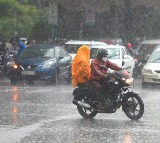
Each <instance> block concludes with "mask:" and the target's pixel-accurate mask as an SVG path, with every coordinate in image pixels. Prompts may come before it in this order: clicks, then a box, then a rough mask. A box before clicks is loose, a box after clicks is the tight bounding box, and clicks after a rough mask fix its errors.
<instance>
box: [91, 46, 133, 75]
mask: <svg viewBox="0 0 160 143" xmlns="http://www.w3.org/2000/svg"><path fill="white" fill-rule="evenodd" d="M100 48H105V49H106V50H107V51H108V53H109V56H108V59H109V60H110V61H111V62H113V63H115V64H117V65H119V66H121V67H122V65H123V63H124V65H123V67H124V68H125V69H127V71H128V72H129V74H130V76H132V73H133V68H134V60H133V58H132V57H131V55H130V54H129V52H128V50H127V49H126V48H125V47H124V46H119V45H107V46H94V47H92V48H91V60H92V59H93V58H94V57H96V55H97V51H98V49H100Z"/></svg>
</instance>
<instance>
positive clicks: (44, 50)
mask: <svg viewBox="0 0 160 143" xmlns="http://www.w3.org/2000/svg"><path fill="white" fill-rule="evenodd" d="M71 61H72V58H71V56H70V55H68V53H67V51H66V50H65V49H64V47H63V46H54V45H34V46H29V47H27V48H26V49H25V51H24V52H23V53H21V54H20V55H19V56H17V57H15V60H14V61H13V62H11V63H9V73H8V76H9V79H10V81H11V83H12V84H16V83H17V81H22V80H23V81H27V82H28V83H33V82H34V81H35V80H36V79H38V80H47V81H51V82H52V83H55V84H56V83H57V81H58V79H65V80H67V81H70V79H71Z"/></svg>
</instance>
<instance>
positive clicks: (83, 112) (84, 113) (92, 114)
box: [77, 98, 97, 118]
mask: <svg viewBox="0 0 160 143" xmlns="http://www.w3.org/2000/svg"><path fill="white" fill-rule="evenodd" d="M81 101H82V102H85V99H83V98H81ZM77 110H78V112H79V114H80V115H81V116H82V117H84V118H93V117H95V116H96V115H97V112H96V111H94V110H92V109H85V108H83V107H81V106H79V105H77Z"/></svg>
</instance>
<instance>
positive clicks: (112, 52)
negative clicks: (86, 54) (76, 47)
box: [90, 48, 120, 59]
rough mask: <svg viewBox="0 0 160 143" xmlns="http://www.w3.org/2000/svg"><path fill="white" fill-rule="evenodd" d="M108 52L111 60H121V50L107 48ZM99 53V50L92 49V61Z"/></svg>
mask: <svg viewBox="0 0 160 143" xmlns="http://www.w3.org/2000/svg"><path fill="white" fill-rule="evenodd" d="M106 50H107V51H108V53H109V55H108V58H109V59H120V49H119V48H106ZM97 51H98V48H91V55H90V56H91V59H93V58H94V57H96V55H97Z"/></svg>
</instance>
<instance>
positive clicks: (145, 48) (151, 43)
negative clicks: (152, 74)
mask: <svg viewBox="0 0 160 143" xmlns="http://www.w3.org/2000/svg"><path fill="white" fill-rule="evenodd" d="M158 45H160V39H152V40H144V41H143V42H142V43H141V44H140V46H139V47H138V49H137V52H136V54H135V56H134V60H135V68H134V77H137V76H138V75H141V72H142V68H143V66H144V65H145V64H146V62H147V60H148V59H149V57H150V55H151V54H152V52H153V51H154V50H155V49H156V47H157V46H158Z"/></svg>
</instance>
